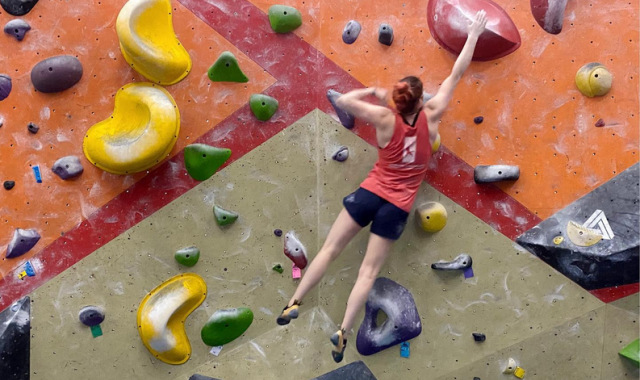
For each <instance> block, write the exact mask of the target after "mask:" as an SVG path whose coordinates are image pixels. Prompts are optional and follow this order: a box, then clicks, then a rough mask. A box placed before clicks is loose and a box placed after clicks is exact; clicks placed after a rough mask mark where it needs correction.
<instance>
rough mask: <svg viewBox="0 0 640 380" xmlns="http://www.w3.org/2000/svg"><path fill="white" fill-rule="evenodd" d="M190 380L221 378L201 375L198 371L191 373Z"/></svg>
mask: <svg viewBox="0 0 640 380" xmlns="http://www.w3.org/2000/svg"><path fill="white" fill-rule="evenodd" d="M189 380H219V379H215V378H213V377H209V376H205V375H199V374H197V373H196V374H193V375H191V377H190V378H189Z"/></svg>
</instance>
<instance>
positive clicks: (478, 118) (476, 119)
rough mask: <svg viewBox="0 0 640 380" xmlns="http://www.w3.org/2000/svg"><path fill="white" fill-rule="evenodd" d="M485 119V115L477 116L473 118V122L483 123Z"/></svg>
mask: <svg viewBox="0 0 640 380" xmlns="http://www.w3.org/2000/svg"><path fill="white" fill-rule="evenodd" d="M483 121H484V117H482V116H477V117H474V118H473V122H474V123H476V124H482V122H483Z"/></svg>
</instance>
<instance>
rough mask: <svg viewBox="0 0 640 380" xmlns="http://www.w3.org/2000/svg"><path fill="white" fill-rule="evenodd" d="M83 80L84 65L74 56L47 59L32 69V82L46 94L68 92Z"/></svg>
mask: <svg viewBox="0 0 640 380" xmlns="http://www.w3.org/2000/svg"><path fill="white" fill-rule="evenodd" d="M80 78H82V64H81V63H80V61H79V60H78V58H76V57H74V56H72V55H58V56H55V57H51V58H47V59H45V60H43V61H40V62H39V63H38V64H36V65H35V66H34V67H33V69H31V82H32V83H33V87H35V88H36V90H38V91H40V92H44V93H52V92H60V91H64V90H67V89H69V88H71V87H73V85H75V84H76V83H78V82H79V81H80Z"/></svg>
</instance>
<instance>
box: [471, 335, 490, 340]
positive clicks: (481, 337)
mask: <svg viewBox="0 0 640 380" xmlns="http://www.w3.org/2000/svg"><path fill="white" fill-rule="evenodd" d="M471 335H473V340H475V341H476V342H484V341H485V340H487V337H486V336H485V335H484V334H482V333H472V334H471Z"/></svg>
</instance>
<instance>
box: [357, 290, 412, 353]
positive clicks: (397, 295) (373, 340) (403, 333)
mask: <svg viewBox="0 0 640 380" xmlns="http://www.w3.org/2000/svg"><path fill="white" fill-rule="evenodd" d="M380 310H382V311H384V312H385V314H387V317H388V319H387V320H386V321H384V323H382V325H380V326H378V325H377V323H376V319H377V316H378V312H379V311H380ZM421 332H422V323H421V322H420V315H418V308H417V307H416V303H415V301H414V300H413V296H412V295H411V293H409V291H408V290H407V289H406V288H404V287H403V286H401V285H399V284H398V283H396V282H394V281H392V280H390V279H388V278H385V277H379V278H378V279H376V282H375V283H374V284H373V288H372V289H371V292H370V293H369V298H368V299H367V304H366V308H365V316H364V321H362V324H361V325H360V330H359V331H358V337H357V338H356V347H357V349H358V352H359V353H360V354H361V355H373V354H375V353H378V352H380V351H382V350H385V349H387V348H389V347H392V346H395V345H397V344H400V343H402V342H406V341H408V340H410V339H413V338H415V337H417V336H418V335H420V333H421Z"/></svg>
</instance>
